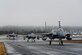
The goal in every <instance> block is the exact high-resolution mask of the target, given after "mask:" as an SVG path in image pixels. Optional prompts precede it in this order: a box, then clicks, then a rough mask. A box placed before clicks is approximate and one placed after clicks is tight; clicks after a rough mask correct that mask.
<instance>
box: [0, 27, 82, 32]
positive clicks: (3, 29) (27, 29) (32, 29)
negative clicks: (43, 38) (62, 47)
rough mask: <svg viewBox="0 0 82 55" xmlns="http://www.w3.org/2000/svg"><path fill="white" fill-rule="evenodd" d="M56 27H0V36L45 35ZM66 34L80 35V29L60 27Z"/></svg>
mask: <svg viewBox="0 0 82 55" xmlns="http://www.w3.org/2000/svg"><path fill="white" fill-rule="evenodd" d="M57 28H58V27H57V26H47V27H46V28H45V27H44V26H39V27H37V26H3V27H0V34H8V33H13V32H14V33H16V34H28V33H45V32H50V31H51V30H52V29H57ZM62 28H63V29H64V31H66V32H69V33H70V32H71V33H73V32H76V33H81V32H82V27H78V26H63V27H62Z"/></svg>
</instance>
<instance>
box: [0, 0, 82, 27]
mask: <svg viewBox="0 0 82 55" xmlns="http://www.w3.org/2000/svg"><path fill="white" fill-rule="evenodd" d="M59 20H60V21H61V23H62V25H63V26H72V25H73V26H82V0H0V26H5V25H19V26H28V25H31V26H32V25H33V26H38V25H39V26H43V25H44V23H45V21H46V22H47V25H49V26H52V25H54V26H55V25H56V26H57V25H58V21H59Z"/></svg>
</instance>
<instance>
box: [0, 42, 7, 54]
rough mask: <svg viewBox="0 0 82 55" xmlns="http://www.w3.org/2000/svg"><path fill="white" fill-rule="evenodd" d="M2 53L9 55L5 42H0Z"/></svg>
mask: <svg viewBox="0 0 82 55" xmlns="http://www.w3.org/2000/svg"><path fill="white" fill-rule="evenodd" d="M0 55H7V53H6V49H5V46H4V43H3V42H0Z"/></svg>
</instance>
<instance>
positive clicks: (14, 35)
mask: <svg viewBox="0 0 82 55" xmlns="http://www.w3.org/2000/svg"><path fill="white" fill-rule="evenodd" d="M7 37H9V39H11V38H12V39H13V40H15V38H16V37H17V34H15V33H14V32H13V33H11V34H8V35H7Z"/></svg>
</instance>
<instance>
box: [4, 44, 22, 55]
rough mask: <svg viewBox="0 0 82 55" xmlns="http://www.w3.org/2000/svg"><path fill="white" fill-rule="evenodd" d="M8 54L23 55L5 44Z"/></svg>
mask: <svg viewBox="0 0 82 55" xmlns="http://www.w3.org/2000/svg"><path fill="white" fill-rule="evenodd" d="M4 44H5V47H6V50H7V53H8V54H12V55H21V54H20V53H19V52H17V51H16V50H15V49H14V48H13V47H11V46H10V45H8V44H7V43H4Z"/></svg>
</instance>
